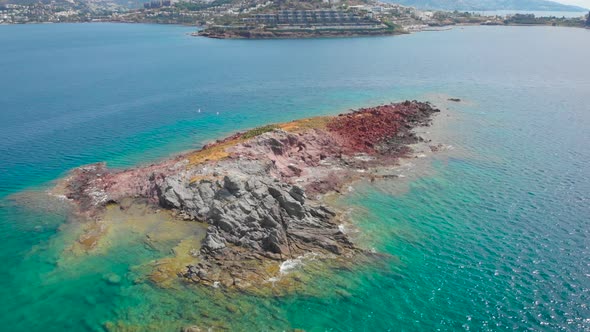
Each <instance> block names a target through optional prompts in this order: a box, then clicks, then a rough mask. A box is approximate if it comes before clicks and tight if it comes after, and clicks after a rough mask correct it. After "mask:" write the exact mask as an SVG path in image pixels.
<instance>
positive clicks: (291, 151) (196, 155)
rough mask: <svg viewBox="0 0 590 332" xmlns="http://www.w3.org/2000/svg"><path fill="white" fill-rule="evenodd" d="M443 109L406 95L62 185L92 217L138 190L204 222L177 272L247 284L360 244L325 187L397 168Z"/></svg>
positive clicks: (86, 174)
mask: <svg viewBox="0 0 590 332" xmlns="http://www.w3.org/2000/svg"><path fill="white" fill-rule="evenodd" d="M437 112H439V110H438V109H436V108H434V107H433V106H432V105H431V104H429V103H423V102H418V101H406V102H403V103H395V104H388V105H381V106H377V107H370V108H362V109H359V110H356V111H352V112H349V113H345V114H340V115H338V116H329V117H316V118H309V119H303V120H297V121H293V122H289V123H283V124H277V125H268V126H265V127H261V128H256V129H253V130H251V131H247V132H243V133H237V134H234V135H232V136H230V137H228V138H226V139H223V140H218V141H216V142H214V143H211V144H208V145H206V146H205V147H203V148H202V149H201V150H198V151H195V152H190V153H187V154H183V155H180V156H177V157H175V158H173V159H170V160H166V161H163V162H161V163H157V164H152V165H149V166H143V167H137V168H132V169H128V170H119V171H116V170H109V169H108V168H107V167H106V165H105V164H104V163H100V164H93V165H88V166H84V167H80V168H78V169H75V170H73V171H72V172H71V174H70V175H69V176H68V177H67V178H66V179H64V180H63V181H62V183H60V184H59V188H60V189H61V191H62V193H63V194H64V195H65V196H66V197H67V198H68V199H69V200H71V201H72V202H74V205H75V206H76V210H77V213H78V214H79V215H82V216H85V217H86V218H90V219H100V218H101V216H102V215H103V214H104V211H105V210H106V208H107V207H109V206H112V205H119V206H120V207H121V209H124V208H125V205H124V204H123V202H125V201H126V200H127V201H128V200H129V199H135V200H138V199H140V200H142V201H146V202H148V204H149V205H150V206H153V208H155V209H166V210H171V211H172V212H173V214H174V215H175V216H177V217H179V218H182V219H184V220H187V221H191V222H193V221H194V222H200V223H204V224H205V225H206V229H207V230H206V235H205V236H204V238H203V240H202V243H201V246H200V247H199V248H183V249H182V250H186V251H189V253H186V255H184V256H183V257H184V261H183V262H186V264H182V265H180V266H179V267H178V270H177V271H173V272H174V273H175V275H176V276H178V277H179V278H181V279H182V280H185V281H187V282H195V283H201V284H206V285H211V286H214V287H219V286H223V287H228V288H239V289H247V288H250V287H251V286H255V285H260V284H261V283H263V282H267V281H268V280H273V278H275V277H276V276H277V274H280V273H281V271H280V267H281V264H283V266H286V265H285V264H284V263H285V262H289V261H293V260H297V259H298V257H302V256H305V255H309V254H313V255H314V257H320V258H326V259H340V258H344V259H346V258H349V257H352V256H354V255H356V254H358V253H360V252H362V250H361V249H359V248H357V247H356V246H355V245H354V243H353V242H352V241H351V240H350V238H349V237H348V235H347V234H346V233H344V232H343V231H342V228H341V227H339V225H340V224H341V215H340V213H339V212H338V211H336V210H334V209H333V208H331V207H329V206H328V204H327V202H326V199H325V197H326V196H325V195H326V194H329V193H334V192H336V193H338V192H340V191H341V189H342V187H343V186H344V185H347V184H349V183H351V182H352V181H355V180H357V179H374V178H378V177H388V176H391V175H390V174H388V173H387V168H388V167H391V166H392V165H395V164H396V162H397V160H398V158H401V157H405V156H409V155H410V153H411V148H410V147H409V145H410V144H413V143H417V142H420V141H422V139H421V138H420V137H418V136H417V135H416V134H415V133H414V132H413V129H414V128H416V127H420V126H428V125H430V123H431V117H432V115H433V114H435V113H437ZM96 233H97V234H95V235H96V236H95V237H99V235H100V230H98V231H97V232H96ZM80 242H83V244H85V245H86V246H87V247H88V248H89V249H90V248H92V246H93V245H95V243H96V241H95V240H92V241H89V239H88V236H86V237H84V238H81V239H80ZM189 254H190V255H189ZM187 257H188V259H187Z"/></svg>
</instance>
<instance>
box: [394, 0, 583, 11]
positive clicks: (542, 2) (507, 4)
mask: <svg viewBox="0 0 590 332" xmlns="http://www.w3.org/2000/svg"><path fill="white" fill-rule="evenodd" d="M385 1H387V2H391V3H399V4H401V5H404V6H410V7H416V8H418V9H439V10H459V11H485V10H531V11H567V12H578V11H579V12H582V11H587V10H588V9H586V8H582V7H578V6H570V5H564V4H561V3H557V2H554V1H547V0H385Z"/></svg>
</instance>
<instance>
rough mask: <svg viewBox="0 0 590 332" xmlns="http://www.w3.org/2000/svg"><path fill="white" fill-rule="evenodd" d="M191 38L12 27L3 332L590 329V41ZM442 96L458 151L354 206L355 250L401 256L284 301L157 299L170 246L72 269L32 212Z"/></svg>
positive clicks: (114, 252)
mask: <svg viewBox="0 0 590 332" xmlns="http://www.w3.org/2000/svg"><path fill="white" fill-rule="evenodd" d="M187 32H190V29H188V28H183V27H172V26H150V25H117V24H81V25H65V24H64V25H35V26H1V27H0V44H1V45H2V48H0V73H1V76H0V91H2V94H0V129H1V130H0V156H1V157H0V158H1V159H0V173H1V174H2V176H1V177H0V197H1V199H2V201H1V203H0V234H1V236H2V241H0V259H1V260H2V262H3V266H4V267H3V269H1V270H0V285H1V287H0V300H1V301H0V324H1V325H2V326H3V329H6V330H7V331H25V330H45V331H64V330H89V331H94V330H98V331H100V330H103V329H104V328H106V327H109V328H112V329H114V330H118V329H124V328H126V327H129V326H132V327H136V328H138V329H140V330H141V329H151V330H170V331H176V330H178V328H179V327H180V326H184V325H188V324H204V325H206V324H217V325H223V326H226V327H229V328H231V329H234V330H282V329H289V328H302V329H305V330H309V331H324V330H334V331H344V330H350V331H380V330H394V331H395V330H404V331H422V330H434V329H441V330H467V329H470V330H489V331H495V330H514V329H516V330H527V329H528V330H547V331H554V330H563V331H585V330H589V329H590V308H589V307H588V303H590V260H589V259H588V257H590V255H589V247H590V234H589V233H590V208H589V204H588V201H589V195H590V180H589V178H588V174H590V166H589V163H588V161H589V160H590V149H589V148H588V146H587V142H589V141H590V130H589V129H588V128H590V113H589V112H590V106H589V105H590V104H589V103H588V102H587V100H588V95H589V92H590V68H589V67H588V59H590V46H588V45H589V44H588V40H589V38H590V31H588V30H581V29H565V28H545V27H541V28H538V27H535V28H517V27H469V28H464V29H455V30H452V31H446V32H437V33H420V34H414V35H409V36H400V37H393V38H392V37H387V38H361V39H325V40H278V41H221V40H209V39H203V38H193V37H190V36H187V35H186V34H185V33H187ZM446 95H450V96H455V97H459V98H462V99H464V100H466V102H465V103H461V104H449V105H448V106H449V107H452V111H449V113H448V114H451V115H452V120H451V121H450V122H449V125H448V127H447V128H446V129H445V130H444V132H443V133H441V139H444V143H446V144H450V145H452V146H454V147H455V150H452V151H451V152H449V153H441V154H440V155H439V156H436V157H435V158H434V159H432V160H428V161H426V162H422V163H421V164H425V165H423V166H422V167H419V168H418V167H416V168H415V170H414V171H413V170H412V169H407V170H406V171H405V172H407V173H408V174H405V175H407V178H405V179H404V180H401V181H395V182H385V183H381V184H377V185H359V186H357V187H355V189H354V190H353V191H352V192H351V193H350V194H349V195H347V196H346V197H344V198H343V199H342V202H341V203H342V206H343V207H346V208H348V209H350V212H351V216H352V220H353V222H354V223H355V224H356V225H357V226H358V228H359V229H360V230H361V231H362V232H361V235H359V239H358V240H359V242H360V243H362V244H363V245H366V246H367V247H372V248H374V249H375V250H376V251H377V252H380V253H388V254H391V255H393V257H392V258H390V259H385V260H384V261H383V262H382V263H381V264H377V265H369V266H364V267H359V268H357V269H354V270H351V271H349V270H339V271H332V272H331V273H330V274H329V276H323V277H318V278H316V279H314V280H313V281H311V282H309V285H308V290H307V291H300V292H297V293H295V294H292V295H289V296H286V297H270V298H257V297H253V296H247V295H236V294H224V293H223V292H219V291H216V290H211V289H191V288H185V287H180V288H178V287H177V288H174V289H161V288H157V287H154V286H153V285H151V284H150V283H149V282H145V281H143V279H142V276H143V270H142V266H143V264H145V263H146V262H148V261H150V260H153V259H157V258H160V257H162V256H165V255H166V251H167V250H168V249H169V248H159V249H157V248H156V249H154V248H149V247H146V246H145V245H144V243H143V242H142V241H141V239H139V238H130V239H126V241H122V242H120V243H118V244H117V245H114V246H112V247H110V248H109V250H108V251H106V252H101V253H98V254H93V255H86V256H84V255H83V256H81V257H78V256H74V257H71V256H69V255H67V254H64V250H66V251H65V252H67V248H68V246H69V245H70V244H71V243H72V241H73V235H72V234H73V233H72V232H69V230H70V229H72V228H73V227H74V225H73V224H68V223H66V222H65V220H66V218H65V213H64V212H63V211H60V209H58V208H55V207H53V206H52V207H50V208H49V209H48V208H47V207H43V206H41V207H39V206H37V205H38V204H42V203H40V201H39V200H38V199H33V198H30V195H25V196H23V194H22V192H23V191H25V192H30V190H31V189H32V188H44V187H45V186H47V182H48V181H51V180H53V179H55V178H57V177H59V176H62V175H63V174H65V172H66V171H67V170H68V169H70V168H72V167H75V166H79V165H82V164H86V163H91V162H96V161H103V160H106V161H108V162H109V164H111V165H113V166H115V167H125V166H130V165H135V164H138V163H147V162H150V161H154V160H157V159H159V158H164V157H166V156H169V155H170V154H173V153H175V152H179V151H183V150H186V149H190V148H196V147H198V146H200V145H201V144H202V143H203V142H205V141H207V140H210V139H213V138H217V137H219V136H222V135H224V134H226V133H229V132H232V131H234V130H237V129H242V128H248V127H253V126H256V125H260V124H264V123H267V122H271V121H285V120H289V119H294V118H299V117H304V116H310V115H317V114H330V113H335V112H339V111H342V110H346V109H348V108H350V107H355V106H360V105H366V104H376V103H380V102H385V101H391V100H400V99H404V98H420V99H431V100H435V101H436V100H438V101H440V100H441V98H442V99H445V97H444V96H446ZM199 108H201V109H202V112H201V113H197V112H196V110H197V109H199ZM217 112H219V115H217V114H216V113H217ZM443 116H444V114H443ZM15 194H16V195H17V196H14V195H15ZM23 200H27V202H29V203H28V204H25V205H26V206H23V204H22V202H23ZM304 269H305V267H304ZM113 275H116V276H117V277H118V278H120V279H121V280H120V281H117V280H116V279H117V278H114V279H115V282H113V278H111V277H112V276H113ZM228 303H229V304H233V306H228ZM109 322H110V323H111V324H108V323H109ZM105 323H106V325H105ZM113 324H114V325H113Z"/></svg>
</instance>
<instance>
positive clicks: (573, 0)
mask: <svg viewBox="0 0 590 332" xmlns="http://www.w3.org/2000/svg"><path fill="white" fill-rule="evenodd" d="M553 1H555V2H561V3H565V4H568V5H576V6H580V7H584V8H590V0H553Z"/></svg>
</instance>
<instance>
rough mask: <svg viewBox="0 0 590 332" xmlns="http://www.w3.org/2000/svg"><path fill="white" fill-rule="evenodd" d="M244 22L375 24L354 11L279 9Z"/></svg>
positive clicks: (272, 23)
mask: <svg viewBox="0 0 590 332" xmlns="http://www.w3.org/2000/svg"><path fill="white" fill-rule="evenodd" d="M243 22H244V23H246V24H258V25H270V26H274V25H324V24H329V25H347V24H355V25H358V24H362V23H363V22H366V23H368V24H375V22H373V21H372V20H366V19H364V18H362V17H360V16H358V15H356V14H354V13H350V12H344V11H340V10H280V11H278V12H276V13H269V14H255V15H253V16H252V17H248V18H244V19H243Z"/></svg>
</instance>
